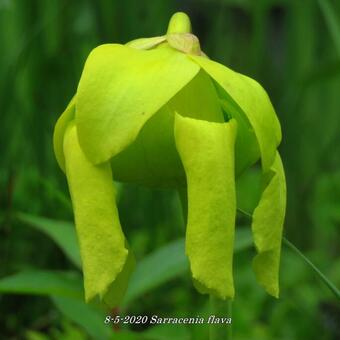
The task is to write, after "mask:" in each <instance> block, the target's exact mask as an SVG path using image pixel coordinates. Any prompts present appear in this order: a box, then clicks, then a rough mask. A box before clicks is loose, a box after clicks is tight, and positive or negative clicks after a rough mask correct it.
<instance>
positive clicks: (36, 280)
mask: <svg viewBox="0 0 340 340" xmlns="http://www.w3.org/2000/svg"><path fill="white" fill-rule="evenodd" d="M0 292H1V293H7V294H8V293H10V294H34V295H55V296H63V297H73V298H78V299H83V289H82V279H81V277H80V275H79V274H78V273H76V272H62V271H47V270H29V271H23V272H20V273H17V274H13V275H10V276H7V277H5V278H3V279H1V280H0Z"/></svg>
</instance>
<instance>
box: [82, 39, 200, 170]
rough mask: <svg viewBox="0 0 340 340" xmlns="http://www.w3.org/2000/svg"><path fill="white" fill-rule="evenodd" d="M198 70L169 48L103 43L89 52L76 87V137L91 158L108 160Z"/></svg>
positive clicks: (128, 141) (97, 161)
mask: <svg viewBox="0 0 340 340" xmlns="http://www.w3.org/2000/svg"><path fill="white" fill-rule="evenodd" d="M198 71H199V66H198V65H197V64H196V63H194V62H192V61H191V60H189V59H188V58H187V57H186V55H184V54H183V53H180V52H177V51H175V50H173V49H171V48H158V49H153V50H150V51H144V50H136V49H134V48H131V47H128V46H123V45H118V44H107V45H101V46H99V47H97V48H95V49H94V50H93V51H92V52H91V53H90V55H89V57H88V59H87V61H86V64H85V67H84V70H83V74H82V76H81V79H80V82H79V86H78V91H77V110H76V125H77V129H78V136H79V143H80V145H81V147H82V149H83V151H84V153H85V154H86V156H87V157H88V159H89V160H91V161H92V162H93V163H95V164H99V163H102V162H106V161H108V160H109V159H110V158H112V157H114V156H115V155H116V154H118V153H119V152H121V151H122V150H124V149H125V148H126V147H127V146H128V145H130V144H131V143H132V142H133V141H134V140H135V139H136V137H137V135H138V133H139V132H140V130H141V128H142V127H143V125H144V124H145V123H146V121H148V120H149V119H150V118H151V117H152V116H153V115H154V114H155V113H156V112H157V111H158V110H159V109H160V108H161V107H162V106H163V105H165V104H166V103H167V102H168V100H169V99H170V98H172V97H173V96H174V95H175V94H176V93H177V92H178V91H180V90H181V89H182V88H183V86H185V85H186V84H187V83H188V82H189V81H190V80H191V79H192V78H193V77H194V76H195V75H196V74H197V72H198Z"/></svg>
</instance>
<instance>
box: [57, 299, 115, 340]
mask: <svg viewBox="0 0 340 340" xmlns="http://www.w3.org/2000/svg"><path fill="white" fill-rule="evenodd" d="M51 299H52V301H53V303H54V304H55V305H56V307H57V308H58V309H59V310H60V311H61V312H62V314H63V315H65V316H67V317H68V318H69V319H70V320H72V321H73V322H75V323H76V324H77V325H79V326H81V327H82V328H84V329H85V330H86V331H87V333H88V334H89V335H90V336H91V338H93V339H100V340H101V339H109V338H110V336H112V335H113V334H112V330H111V327H110V325H106V324H104V320H105V314H104V313H103V312H101V311H99V310H98V309H96V308H95V307H93V306H91V305H88V304H85V303H84V302H82V301H77V300H74V299H70V298H66V297H60V296H58V297H57V296H52V297H51Z"/></svg>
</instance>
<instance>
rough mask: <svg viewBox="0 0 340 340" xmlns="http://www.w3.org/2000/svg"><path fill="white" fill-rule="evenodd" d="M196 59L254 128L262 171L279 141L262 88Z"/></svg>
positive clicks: (221, 67) (213, 63) (275, 121)
mask: <svg viewBox="0 0 340 340" xmlns="http://www.w3.org/2000/svg"><path fill="white" fill-rule="evenodd" d="M189 57H190V58H191V59H192V60H194V61H195V62H197V64H198V65H200V66H201V67H202V68H203V69H204V70H205V71H206V72H207V73H208V74H209V75H210V76H211V77H212V78H213V79H214V80H215V81H216V82H217V83H218V84H219V85H220V86H221V87H222V88H223V89H224V90H225V91H226V92H227V94H228V95H229V101H230V102H231V103H232V105H234V106H235V108H238V109H239V110H240V113H241V114H243V115H245V117H246V118H247V119H248V120H249V122H250V124H251V126H252V128H253V129H254V132H255V135H256V138H257V141H258V144H259V148H260V151H261V157H262V167H263V170H264V171H267V170H269V168H270V166H271V164H272V163H273V161H274V158H275V152H276V147H277V146H278V144H279V143H280V141H281V128H280V123H279V121H278V119H277V117H276V114H275V111H274V109H273V106H272V104H271V102H270V99H269V97H268V95H267V93H266V92H265V90H264V89H263V88H262V87H261V85H260V84H258V83H257V82H256V81H255V80H253V79H251V78H248V77H246V76H244V75H242V74H240V73H237V72H234V71H232V70H231V69H229V68H227V67H225V66H224V65H221V64H219V63H217V62H214V61H212V60H210V59H207V58H204V57H200V56H194V55H190V56H189Z"/></svg>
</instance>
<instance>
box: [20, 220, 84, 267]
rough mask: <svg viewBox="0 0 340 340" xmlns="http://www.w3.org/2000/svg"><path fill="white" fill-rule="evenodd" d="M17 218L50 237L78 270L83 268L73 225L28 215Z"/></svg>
mask: <svg viewBox="0 0 340 340" xmlns="http://www.w3.org/2000/svg"><path fill="white" fill-rule="evenodd" d="M16 217H17V218H18V220H19V221H21V222H22V223H25V224H26V225H29V226H31V227H33V228H35V229H37V230H39V231H42V232H43V233H45V234H46V235H47V236H49V237H50V238H51V239H52V240H53V241H54V242H55V243H56V244H57V245H58V246H59V247H60V249H61V250H62V251H63V252H64V253H65V255H66V256H67V257H68V258H69V259H70V260H71V261H72V262H73V263H74V264H75V265H76V266H77V267H78V268H80V267H81V259H80V253H79V246H78V242H77V235H76V231H75V228H74V225H73V223H71V222H65V221H56V220H51V219H48V218H44V217H38V216H33V215H29V214H26V213H17V214H16Z"/></svg>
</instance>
